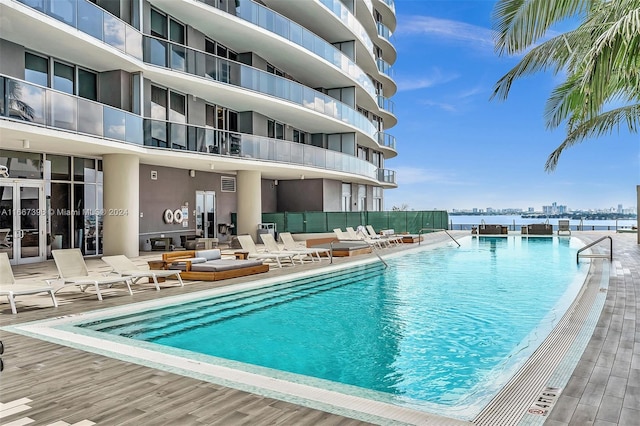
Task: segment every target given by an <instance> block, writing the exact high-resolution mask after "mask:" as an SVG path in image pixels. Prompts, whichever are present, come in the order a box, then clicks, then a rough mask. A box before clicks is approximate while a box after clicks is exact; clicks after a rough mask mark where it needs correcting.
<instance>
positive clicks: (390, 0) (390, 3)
mask: <svg viewBox="0 0 640 426" xmlns="http://www.w3.org/2000/svg"><path fill="white" fill-rule="evenodd" d="M382 3H384V4H386V5H387V6H389V9H391V11H392V12H393V13H394V14H395V13H396V3H395V1H394V0H382Z"/></svg>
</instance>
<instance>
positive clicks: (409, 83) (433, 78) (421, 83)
mask: <svg viewBox="0 0 640 426" xmlns="http://www.w3.org/2000/svg"><path fill="white" fill-rule="evenodd" d="M458 77H460V75H459V74H457V73H451V74H445V73H444V72H442V71H441V70H440V69H438V68H433V69H432V70H431V72H430V73H429V75H426V76H421V77H418V78H413V79H399V80H397V84H398V91H410V90H419V89H426V88H428V87H433V86H438V85H440V84H445V83H448V82H450V81H453V80H456V79H457V78H458Z"/></svg>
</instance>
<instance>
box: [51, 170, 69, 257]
mask: <svg viewBox="0 0 640 426" xmlns="http://www.w3.org/2000/svg"><path fill="white" fill-rule="evenodd" d="M50 203H51V204H50V206H51V237H52V238H53V241H52V243H51V248H52V249H54V250H56V249H63V248H71V217H72V214H71V184H69V183H56V182H53V183H51V194H50Z"/></svg>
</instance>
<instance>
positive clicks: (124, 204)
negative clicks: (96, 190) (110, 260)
mask: <svg viewBox="0 0 640 426" xmlns="http://www.w3.org/2000/svg"><path fill="white" fill-rule="evenodd" d="M102 167H103V171H104V210H105V212H104V231H103V235H104V254H105V255H107V256H111V255H116V254H124V255H125V256H127V257H136V256H138V255H139V251H138V249H139V247H138V246H139V242H138V240H139V234H140V160H139V158H138V157H137V156H135V155H130V154H107V155H104V156H103V157H102Z"/></svg>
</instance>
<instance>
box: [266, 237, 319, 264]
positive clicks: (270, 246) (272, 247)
mask: <svg viewBox="0 0 640 426" xmlns="http://www.w3.org/2000/svg"><path fill="white" fill-rule="evenodd" d="M260 239H261V240H262V243H263V244H264V246H265V248H266V249H267V252H268V253H272V254H286V255H292V256H296V257H297V258H298V260H299V261H300V264H301V265H302V264H303V263H304V258H305V257H309V253H306V252H305V251H302V250H300V251H298V250H280V247H278V243H277V242H276V239H275V238H274V237H273V235H271V234H260ZM310 258H311V261H312V262H313V261H314V260H313V256H311V257H310Z"/></svg>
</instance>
